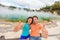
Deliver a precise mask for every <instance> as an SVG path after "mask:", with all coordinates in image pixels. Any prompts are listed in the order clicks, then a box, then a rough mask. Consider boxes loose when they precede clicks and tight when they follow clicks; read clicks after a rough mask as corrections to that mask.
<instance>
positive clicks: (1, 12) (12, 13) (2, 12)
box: [0, 7, 59, 19]
mask: <svg viewBox="0 0 60 40" xmlns="http://www.w3.org/2000/svg"><path fill="white" fill-rule="evenodd" d="M34 15H36V16H38V17H39V19H41V18H59V16H57V15H53V14H52V13H50V12H43V11H40V12H36V11H35V12H31V11H26V10H23V9H20V10H19V9H15V10H10V9H8V8H7V7H0V18H8V19H21V18H22V19H23V18H27V17H29V16H34Z"/></svg>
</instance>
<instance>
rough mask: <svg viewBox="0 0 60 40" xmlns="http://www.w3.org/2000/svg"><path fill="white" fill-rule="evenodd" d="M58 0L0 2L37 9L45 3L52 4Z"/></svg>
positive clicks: (2, 0) (12, 0) (1, 1)
mask: <svg viewBox="0 0 60 40" xmlns="http://www.w3.org/2000/svg"><path fill="white" fill-rule="evenodd" d="M55 1H58V0H0V3H2V4H4V5H7V6H10V5H12V6H16V7H21V8H30V9H39V8H41V7H44V6H46V5H52V4H53V3H54V2H55Z"/></svg>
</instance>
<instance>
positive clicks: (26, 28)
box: [14, 16, 48, 40]
mask: <svg viewBox="0 0 60 40" xmlns="http://www.w3.org/2000/svg"><path fill="white" fill-rule="evenodd" d="M20 29H22V30H23V32H22V35H21V37H20V40H41V36H42V37H44V38H47V36H48V32H47V31H46V29H45V27H44V25H42V24H40V23H38V17H37V16H33V17H28V18H27V21H26V23H23V22H20V24H19V25H18V26H17V27H15V29H14V31H15V32H17V31H19V30H20ZM30 29H31V32H30ZM40 31H42V33H40ZM40 34H41V35H40Z"/></svg>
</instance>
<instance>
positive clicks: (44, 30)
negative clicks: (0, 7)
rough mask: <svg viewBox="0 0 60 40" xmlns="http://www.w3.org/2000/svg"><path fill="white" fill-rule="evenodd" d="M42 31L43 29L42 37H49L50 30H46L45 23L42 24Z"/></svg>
mask: <svg viewBox="0 0 60 40" xmlns="http://www.w3.org/2000/svg"><path fill="white" fill-rule="evenodd" d="M41 31H42V37H44V38H47V37H48V31H47V30H46V28H45V25H44V24H43V25H42V26H41Z"/></svg>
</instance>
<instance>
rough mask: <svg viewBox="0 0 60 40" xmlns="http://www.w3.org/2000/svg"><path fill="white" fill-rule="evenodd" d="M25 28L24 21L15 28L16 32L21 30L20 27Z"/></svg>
mask: <svg viewBox="0 0 60 40" xmlns="http://www.w3.org/2000/svg"><path fill="white" fill-rule="evenodd" d="M22 28H23V22H21V23H19V24H18V25H17V26H16V27H15V28H14V32H17V31H19V30H20V29H22Z"/></svg>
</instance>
